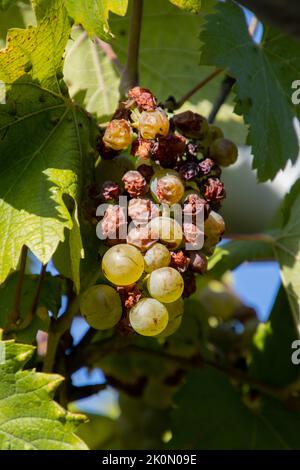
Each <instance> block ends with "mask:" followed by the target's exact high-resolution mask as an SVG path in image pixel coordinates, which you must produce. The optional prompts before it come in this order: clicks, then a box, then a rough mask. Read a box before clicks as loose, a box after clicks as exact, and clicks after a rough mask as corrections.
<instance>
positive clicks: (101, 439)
mask: <svg viewBox="0 0 300 470" xmlns="http://www.w3.org/2000/svg"><path fill="white" fill-rule="evenodd" d="M88 418H89V421H88V423H83V424H81V425H80V426H79V428H78V432H77V434H78V435H79V437H81V439H83V441H84V442H86V443H87V445H88V447H89V449H91V450H105V449H108V450H113V449H116V450H120V442H119V439H118V427H117V422H116V420H114V419H112V418H109V417H108V416H99V415H88Z"/></svg>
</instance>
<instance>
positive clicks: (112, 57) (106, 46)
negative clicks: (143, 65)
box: [95, 36, 124, 76]
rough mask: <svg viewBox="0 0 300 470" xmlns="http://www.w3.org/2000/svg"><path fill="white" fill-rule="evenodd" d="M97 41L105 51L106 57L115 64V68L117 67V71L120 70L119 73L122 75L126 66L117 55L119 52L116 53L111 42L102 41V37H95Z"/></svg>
mask: <svg viewBox="0 0 300 470" xmlns="http://www.w3.org/2000/svg"><path fill="white" fill-rule="evenodd" d="M95 43H96V44H97V45H98V46H99V47H100V49H101V50H102V51H103V52H104V54H105V55H106V57H107V58H108V59H109V60H110V61H111V63H112V64H113V66H114V68H115V69H116V71H117V72H118V74H119V75H120V76H121V75H122V73H123V71H124V67H123V65H122V64H121V62H120V61H119V58H118V56H117V54H116V53H115V51H114V50H113V48H112V47H111V45H110V44H108V43H107V42H105V41H102V40H101V39H100V38H98V37H97V36H96V37H95Z"/></svg>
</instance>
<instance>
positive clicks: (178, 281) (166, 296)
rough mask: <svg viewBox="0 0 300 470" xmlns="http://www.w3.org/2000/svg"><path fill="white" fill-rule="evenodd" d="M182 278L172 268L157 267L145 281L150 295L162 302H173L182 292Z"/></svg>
mask: <svg viewBox="0 0 300 470" xmlns="http://www.w3.org/2000/svg"><path fill="white" fill-rule="evenodd" d="M183 287H184V285H183V279H182V276H181V275H180V274H179V272H178V271H176V269H174V268H159V269H156V270H155V271H153V272H152V273H151V274H150V276H149V279H148V281H147V288H148V291H149V294H150V295H151V297H154V298H155V299H157V300H159V301H160V302H164V303H171V302H175V300H177V299H179V297H181V295H182V292H183Z"/></svg>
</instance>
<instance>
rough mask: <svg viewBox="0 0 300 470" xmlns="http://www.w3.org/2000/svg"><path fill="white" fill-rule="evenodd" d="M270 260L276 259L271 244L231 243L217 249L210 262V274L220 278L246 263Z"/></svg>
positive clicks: (252, 242)
mask: <svg viewBox="0 0 300 470" xmlns="http://www.w3.org/2000/svg"><path fill="white" fill-rule="evenodd" d="M269 259H274V251H273V246H272V244H270V243H267V242H264V241H256V240H247V241H246V240H245V241H231V242H227V243H225V244H224V245H222V246H219V247H217V248H216V250H215V252H214V254H213V256H212V257H211V258H210V260H209V265H208V266H209V274H211V275H212V277H214V278H219V277H222V276H223V274H224V273H225V272H226V271H232V270H233V269H235V268H237V267H238V266H239V265H240V264H242V263H244V262H245V261H264V260H269Z"/></svg>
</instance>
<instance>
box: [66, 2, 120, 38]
mask: <svg viewBox="0 0 300 470" xmlns="http://www.w3.org/2000/svg"><path fill="white" fill-rule="evenodd" d="M64 3H65V5H66V8H67V10H68V13H69V15H70V16H71V17H72V18H73V19H74V21H75V23H77V24H81V25H82V26H83V27H84V29H85V30H86V31H87V32H88V34H89V35H90V36H91V37H93V36H95V35H96V36H98V37H99V38H102V39H109V38H110V37H111V36H113V34H112V33H111V31H110V28H109V24H108V18H109V12H110V11H111V12H113V13H115V14H116V15H120V16H124V15H125V14H126V11H127V6H128V0H96V1H95V0H64Z"/></svg>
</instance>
